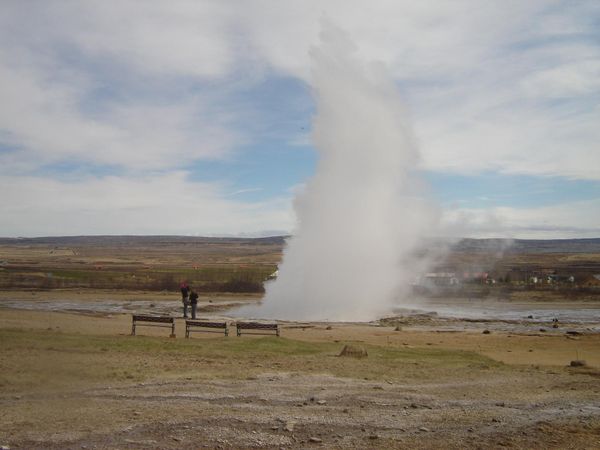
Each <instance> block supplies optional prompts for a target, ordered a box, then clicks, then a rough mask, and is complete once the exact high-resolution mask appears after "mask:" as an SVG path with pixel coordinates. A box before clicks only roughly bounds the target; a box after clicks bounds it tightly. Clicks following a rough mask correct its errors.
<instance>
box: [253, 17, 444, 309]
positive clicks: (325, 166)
mask: <svg viewBox="0 0 600 450" xmlns="http://www.w3.org/2000/svg"><path fill="white" fill-rule="evenodd" d="M311 57H312V86H313V89H314V95H315V98H316V103H317V111H318V112H317V114H316V117H315V118H314V131H313V140H314V144H315V147H316V148H317V149H318V152H319V161H318V164H317V169H316V173H315V175H314V177H313V178H312V179H311V180H310V181H309V182H308V184H307V185H306V188H305V189H304V190H303V192H302V193H300V194H299V195H298V196H297V198H296V200H295V205H294V206H295V209H296V213H297V219H298V228H297V230H296V231H295V233H294V235H293V237H292V238H291V239H290V240H289V242H288V245H287V247H286V249H285V253H284V257H283V262H282V264H281V265H280V267H279V276H278V278H277V280H276V281H274V282H272V283H269V284H268V285H267V287H266V296H265V299H264V302H263V304H262V305H261V307H260V310H259V311H258V313H257V315H259V316H261V317H271V318H277V319H296V320H361V321H362V320H371V319H374V318H376V317H377V316H379V315H381V314H384V313H386V312H389V311H390V309H391V307H392V306H393V305H394V303H397V302H398V299H401V298H402V297H403V296H405V295H406V294H407V292H408V289H409V286H410V282H411V281H412V279H413V278H414V276H415V275H416V273H417V272H418V271H419V269H421V268H422V267H421V264H420V263H421V261H420V260H419V259H418V257H417V255H416V253H417V252H418V250H419V246H420V244H421V241H422V240H421V238H422V237H423V236H425V235H427V234H429V232H430V230H431V228H430V224H432V223H433V218H434V217H435V214H434V213H433V209H432V208H430V206H429V204H428V202H427V201H425V200H424V199H423V197H422V196H421V194H420V192H421V191H422V187H420V186H419V180H418V179H417V177H416V176H415V175H416V173H415V168H416V165H417V162H418V153H417V150H416V146H415V143H414V140H413V137H412V134H411V130H410V127H409V125H408V121H407V118H406V114H405V112H404V111H403V108H402V106H401V105H402V102H401V99H400V95H399V93H398V91H397V89H396V86H395V85H394V82H393V80H392V79H391V77H390V76H389V75H387V74H386V71H385V68H384V67H383V66H382V65H380V64H367V63H362V62H361V61H360V60H359V58H358V56H357V54H356V48H355V47H354V45H353V43H352V42H351V41H350V40H349V39H348V38H347V37H346V36H345V34H344V33H343V32H341V31H340V30H338V29H336V28H334V27H332V26H331V25H327V24H326V25H325V27H324V31H323V32H322V33H321V44H320V45H319V47H317V48H313V49H312V51H311Z"/></svg>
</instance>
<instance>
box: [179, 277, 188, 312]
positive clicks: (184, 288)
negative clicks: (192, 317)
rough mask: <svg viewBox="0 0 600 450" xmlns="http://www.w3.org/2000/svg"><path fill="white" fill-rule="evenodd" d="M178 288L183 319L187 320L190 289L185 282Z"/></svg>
mask: <svg viewBox="0 0 600 450" xmlns="http://www.w3.org/2000/svg"><path fill="white" fill-rule="evenodd" d="M179 287H180V289H181V301H182V302H183V318H184V319H187V310H188V306H189V304H190V287H189V286H188V284H187V283H186V282H185V281H184V282H183V283H181V285H180V286H179Z"/></svg>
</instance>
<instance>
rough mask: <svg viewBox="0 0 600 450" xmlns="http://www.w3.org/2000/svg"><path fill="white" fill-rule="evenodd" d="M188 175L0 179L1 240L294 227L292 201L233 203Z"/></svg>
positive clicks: (222, 192)
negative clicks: (43, 236)
mask: <svg viewBox="0 0 600 450" xmlns="http://www.w3.org/2000/svg"><path fill="white" fill-rule="evenodd" d="M187 175H188V174H187V173H185V172H181V171H179V172H172V173H169V174H166V175H158V176H148V177H141V178H136V179H130V178H127V177H117V176H108V177H98V178H93V179H89V178H86V179H83V180H74V181H69V182H66V181H57V180H54V179H49V178H41V177H10V176H5V177H2V178H0V190H1V191H2V193H3V195H2V196H1V197H0V209H1V210H2V211H3V214H2V215H1V216H0V230H2V235H3V236H39V235H55V236H56V235H58V236H64V235H82V234H165V233H166V232H168V233H169V234H181V235H214V234H220V235H227V234H231V235H238V234H240V235H241V234H246V235H247V234H248V233H251V234H255V235H260V234H262V233H264V231H265V230H279V233H281V234H283V233H285V231H286V230H289V229H291V228H292V227H293V221H294V215H293V213H292V210H291V206H290V199H289V198H288V197H282V198H273V199H271V200H269V201H264V202H240V201H235V200H231V199H230V198H227V186H224V185H219V184H214V183H199V182H193V181H190V180H189V179H188V177H187Z"/></svg>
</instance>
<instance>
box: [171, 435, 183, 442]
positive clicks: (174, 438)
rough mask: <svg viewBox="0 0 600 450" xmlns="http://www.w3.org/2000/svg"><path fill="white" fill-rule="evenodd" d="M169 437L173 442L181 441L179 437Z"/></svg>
mask: <svg viewBox="0 0 600 450" xmlns="http://www.w3.org/2000/svg"><path fill="white" fill-rule="evenodd" d="M171 439H173V440H174V441H175V442H181V438H180V437H177V436H173V437H172V438H171Z"/></svg>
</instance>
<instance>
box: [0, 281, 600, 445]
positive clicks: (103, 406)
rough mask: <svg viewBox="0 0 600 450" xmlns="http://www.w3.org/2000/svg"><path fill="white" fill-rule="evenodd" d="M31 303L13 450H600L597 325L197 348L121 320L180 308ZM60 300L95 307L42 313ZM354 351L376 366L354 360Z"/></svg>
mask: <svg viewBox="0 0 600 450" xmlns="http://www.w3.org/2000/svg"><path fill="white" fill-rule="evenodd" d="M23 295H24V297H23V298H20V299H19V298H14V296H13V298H8V297H7V296H5V297H3V298H2V307H0V341H1V342H2V346H1V349H0V386H1V389H0V409H1V411H2V420H1V421H0V440H1V441H0V445H5V446H10V448H27V449H31V448H44V449H47V448H50V449H53V448H69V449H81V448H104V449H108V448H111V449H112V448H131V449H136V448H167V449H169V448H173V449H175V448H177V449H182V448H183V449H193V448H203V447H204V448H274V449H279V448H282V447H283V448H313V447H315V448H317V447H320V448H506V447H511V448H527V449H530V448H598V447H600V403H599V401H598V399H599V398H600V351H599V349H600V333H598V331H597V328H596V327H597V321H596V322H595V321H594V320H593V318H594V316H593V315H592V316H590V317H591V318H590V320H586V321H578V320H574V319H573V320H571V319H568V318H566V317H565V318H564V319H563V320H561V321H560V322H559V328H552V327H551V323H552V322H548V321H547V318H542V317H540V318H539V319H536V316H535V315H534V316H533V318H532V319H530V318H528V317H527V316H528V315H531V314H525V315H524V314H523V312H524V310H519V311H517V313H516V314H518V316H515V317H512V318H507V317H489V315H487V317H480V318H477V317H449V315H445V314H442V313H439V314H432V313H431V312H428V311H426V310H425V311H413V312H412V313H406V311H405V312H403V313H402V314H398V315H394V316H393V317H390V318H387V319H386V320H382V321H377V322H372V323H298V322H283V323H282V337H281V338H277V337H270V336H268V337H265V336H243V337H241V338H238V337H235V336H231V337H224V336H219V335H212V334H211V335H203V334H196V335H194V337H193V338H192V339H184V338H183V336H184V332H183V327H184V325H183V320H182V319H178V321H177V327H176V334H177V338H175V339H171V338H169V337H167V335H168V332H167V331H165V330H164V329H158V328H155V329H153V328H146V329H141V328H140V330H139V331H140V333H141V335H138V336H135V337H132V336H129V335H128V334H129V331H130V323H131V318H130V317H131V316H130V314H128V313H127V311H128V310H126V309H125V310H124V309H119V308H121V307H122V305H123V304H126V303H127V302H136V301H138V302H154V303H155V307H154V308H156V307H157V306H156V305H157V304H161V305H162V306H163V307H164V308H165V310H164V311H168V310H169V308H171V306H170V305H171V304H170V303H169V302H173V308H176V307H178V302H177V300H175V299H174V298H173V296H171V297H169V296H164V297H167V298H162V297H161V296H158V297H156V298H150V297H145V294H143V293H141V294H140V295H139V296H133V297H131V296H129V297H127V296H126V297H123V298H117V297H115V296H111V295H110V294H107V296H106V297H105V298H103V300H107V299H108V300H110V301H111V302H112V303H111V304H112V305H113V306H112V308H113V309H112V310H108V311H104V310H103V311H99V310H98V307H97V306H96V302H97V297H96V299H94V298H92V297H89V298H81V297H80V298H79V299H78V298H75V297H76V296H75V297H74V298H65V297H64V296H63V297H61V298H59V297H52V298H50V297H44V295H42V294H40V293H38V294H36V295H38V296H41V297H42V298H41V299H36V300H31V299H28V300H27V301H29V302H33V304H34V305H37V306H38V307H37V308H22V309H17V308H16V307H15V305H13V304H10V303H7V302H14V301H17V300H20V301H21V302H25V300H26V299H27V298H26V294H23ZM27 295H31V294H30V293H28V294H27ZM53 295H58V294H56V293H53ZM161 298H162V299H161ZM221 300H222V301H223V302H224V303H225V304H226V305H225V308H227V307H228V306H227V305H230V303H231V302H233V303H235V302H236V301H242V302H243V301H256V299H255V298H254V299H252V298H250V299H246V300H243V299H239V298H237V299H236V298H224V299H217V298H215V299H213V302H215V303H218V302H219V301H221ZM60 301H62V302H66V303H68V304H73V303H74V304H76V305H77V307H78V308H80V309H79V310H77V312H74V311H72V310H70V308H55V309H52V308H45V309H43V308H40V307H39V306H40V305H42V304H45V303H39V302H47V303H48V304H52V303H53V302H55V303H60ZM35 302H38V303H35ZM101 303H102V302H101ZM163 303H164V304H163ZM23 304H24V303H21V306H23ZM86 304H87V307H83V306H82V305H84V306H85V305H86ZM145 304H146V303H143V304H141V305H145ZM139 305H140V304H136V303H129V306H130V307H131V308H132V311H133V310H135V311H137V307H138V306H139ZM71 306H72V305H71ZM555 306H556V305H555ZM571 306H572V305H571ZM588 306H589V305H588ZM555 309H557V308H555ZM592 309H594V308H592ZM202 314H203V315H204V316H206V317H211V318H215V317H220V318H224V319H225V320H233V318H234V317H232V316H233V314H232V312H231V311H230V310H227V309H220V310H219V311H208V310H207V311H204V312H203V313H202ZM228 314H229V316H228ZM541 329H544V331H541ZM484 331H487V332H486V333H484ZM344 345H354V346H359V347H362V348H363V349H364V350H366V351H367V354H368V356H367V357H364V358H352V357H340V356H338V355H339V354H340V351H341V349H342V348H343V346H344ZM572 360H585V362H586V363H585V365H584V366H580V367H571V366H570V362H571V361H572Z"/></svg>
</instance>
